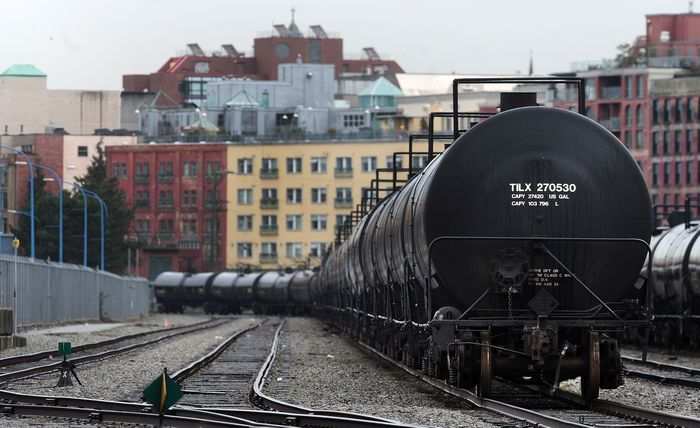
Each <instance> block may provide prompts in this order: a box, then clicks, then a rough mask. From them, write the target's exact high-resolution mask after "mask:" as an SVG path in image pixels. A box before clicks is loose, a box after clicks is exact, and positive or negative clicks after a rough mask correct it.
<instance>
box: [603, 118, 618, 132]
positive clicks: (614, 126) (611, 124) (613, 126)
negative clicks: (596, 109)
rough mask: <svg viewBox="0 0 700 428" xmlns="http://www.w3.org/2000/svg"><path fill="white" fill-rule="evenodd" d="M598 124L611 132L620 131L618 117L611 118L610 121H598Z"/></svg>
mask: <svg viewBox="0 0 700 428" xmlns="http://www.w3.org/2000/svg"><path fill="white" fill-rule="evenodd" d="M600 124H601V125H603V126H604V127H606V128H608V129H609V130H611V131H619V130H620V118H619V117H612V118H610V119H602V120H601V121H600Z"/></svg>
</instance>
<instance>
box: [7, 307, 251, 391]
mask: <svg viewBox="0 0 700 428" xmlns="http://www.w3.org/2000/svg"><path fill="white" fill-rule="evenodd" d="M253 323H254V320H252V319H251V318H249V317H241V318H237V319H233V320H231V321H230V322H228V323H226V324H224V325H221V326H219V327H215V328H212V329H207V330H202V331H200V332H197V333H192V334H188V335H184V336H180V337H177V338H173V339H170V340H167V341H165V342H163V343H159V344H156V345H153V346H148V347H147V348H144V349H138V350H134V351H131V352H128V353H126V354H124V355H122V356H120V357H119V358H113V359H109V360H105V361H101V362H97V363H90V364H87V365H83V366H79V367H78V368H77V374H78V376H79V377H80V380H81V382H82V384H83V385H82V386H81V385H77V383H76V384H75V385H74V386H71V387H64V388H56V387H55V385H56V381H57V379H58V375H57V374H56V373H50V374H47V375H42V376H39V377H37V378H32V379H27V380H24V381H20V382H14V383H13V384H12V385H11V386H10V388H9V389H11V390H13V391H17V392H24V393H30V394H47V395H53V394H59V395H66V396H75V397H86V398H97V399H105V400H127V401H140V400H141V391H142V390H143V388H144V387H145V386H146V385H148V384H149V383H150V382H151V381H152V380H153V379H155V378H156V377H157V376H158V375H159V374H161V373H162V371H163V368H164V367H167V368H168V369H169V370H170V371H175V370H177V369H179V368H181V367H183V366H185V365H187V364H188V363H189V362H191V361H192V360H194V359H196V358H198V357H199V356H201V355H203V354H205V353H206V352H207V351H208V350H209V349H211V348H213V347H215V346H216V345H218V344H219V343H220V342H221V341H222V340H223V339H224V338H225V337H227V336H229V335H230V334H232V333H233V332H235V331H237V330H240V329H243V328H245V327H247V326H249V325H251V324H253Z"/></svg>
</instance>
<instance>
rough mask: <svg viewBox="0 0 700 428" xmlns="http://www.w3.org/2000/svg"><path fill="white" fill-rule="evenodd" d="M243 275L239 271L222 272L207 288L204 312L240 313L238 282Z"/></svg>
mask: <svg viewBox="0 0 700 428" xmlns="http://www.w3.org/2000/svg"><path fill="white" fill-rule="evenodd" d="M241 277H243V274H240V273H238V272H220V273H218V274H217V275H216V277H214V279H213V280H212V281H211V285H210V286H209V289H208V290H207V297H206V302H205V303H204V312H206V313H208V314H240V313H241V305H240V299H238V298H237V296H236V288H235V287H236V282H237V281H238V280H239V279H240V278H241Z"/></svg>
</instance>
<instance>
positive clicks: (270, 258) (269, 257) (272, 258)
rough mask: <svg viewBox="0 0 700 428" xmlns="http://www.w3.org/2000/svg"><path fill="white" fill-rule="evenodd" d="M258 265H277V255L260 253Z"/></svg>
mask: <svg viewBox="0 0 700 428" xmlns="http://www.w3.org/2000/svg"><path fill="white" fill-rule="evenodd" d="M260 263H277V253H260Z"/></svg>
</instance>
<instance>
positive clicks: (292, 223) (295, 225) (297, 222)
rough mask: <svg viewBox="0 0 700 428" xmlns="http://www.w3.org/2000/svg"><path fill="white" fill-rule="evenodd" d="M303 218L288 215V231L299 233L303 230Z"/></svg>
mask: <svg viewBox="0 0 700 428" xmlns="http://www.w3.org/2000/svg"><path fill="white" fill-rule="evenodd" d="M301 224H302V216H301V214H288V215H287V230H290V231H299V230H301Z"/></svg>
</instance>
